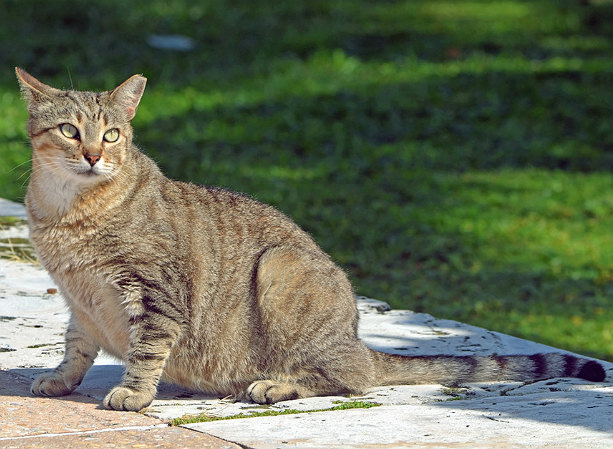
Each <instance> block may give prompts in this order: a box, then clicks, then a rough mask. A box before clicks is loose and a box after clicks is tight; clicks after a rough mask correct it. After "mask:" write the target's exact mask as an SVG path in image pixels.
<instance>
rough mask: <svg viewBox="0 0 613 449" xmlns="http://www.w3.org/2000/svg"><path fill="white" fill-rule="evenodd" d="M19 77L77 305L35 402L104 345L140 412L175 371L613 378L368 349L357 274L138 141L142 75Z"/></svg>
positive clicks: (353, 385) (117, 400)
mask: <svg viewBox="0 0 613 449" xmlns="http://www.w3.org/2000/svg"><path fill="white" fill-rule="evenodd" d="M17 75H18V78H19V82H20V85H21V89H22V92H23V94H24V96H25V97H26V99H27V100H28V110H29V113H30V116H29V120H28V133H29V135H30V138H31V142H32V147H33V152H32V176H31V179H30V184H29V186H28V193H27V197H26V205H27V210H28V216H29V222H30V236H31V240H32V242H33V244H34V246H35V248H36V250H37V253H38V256H39V259H40V261H41V263H42V264H43V265H44V266H45V268H46V269H47V270H48V271H49V273H50V275H51V276H52V277H53V279H54V280H55V282H56V283H57V285H58V286H59V287H60V289H61V291H62V294H63V295H64V297H65V299H66V302H67V304H68V306H69V308H70V311H71V320H70V325H69V327H68V330H67V332H66V353H65V358H64V361H63V362H62V363H61V364H60V365H59V366H58V367H57V368H56V369H55V371H53V372H51V373H46V374H43V375H42V376H40V377H39V378H37V379H36V380H35V381H34V383H33V384H32V392H33V393H34V394H37V395H46V396H57V395H62V394H68V393H70V392H71V391H73V390H74V388H76V387H77V386H78V385H79V383H80V382H81V380H82V379H83V377H84V376H85V373H86V372H87V370H88V369H89V368H90V367H91V365H92V363H93V360H94V359H95V357H96V355H97V354H98V352H99V350H101V349H102V350H105V351H106V352H108V353H110V354H112V355H114V356H116V357H118V358H120V359H122V360H123V361H124V362H125V364H126V370H125V374H124V377H123V379H122V381H121V383H120V384H119V385H118V386H117V387H115V388H113V389H112V390H111V391H110V393H109V394H108V395H107V397H106V398H105V400H104V404H105V405H106V406H107V407H110V408H113V409H125V410H139V409H141V408H143V407H146V406H147V405H148V404H150V403H151V401H152V400H153V398H154V396H155V393H156V389H157V385H158V382H159V380H160V379H161V378H163V379H166V380H168V381H171V382H175V383H177V384H179V385H182V386H185V387H188V388H192V389H195V390H202V391H208V392H213V393H217V394H219V395H222V396H225V395H234V396H236V397H243V398H246V399H250V400H253V401H255V402H258V403H272V402H277V401H281V400H285V399H291V398H299V397H308V396H315V395H326V394H338V393H359V392H362V391H364V390H365V389H367V388H369V387H372V386H375V385H382V384H405V383H433V382H439V383H445V384H457V383H459V382H470V381H485V380H502V379H510V380H521V381H529V380H535V379H542V378H546V377H553V376H574V377H582V378H585V379H588V380H592V381H599V380H603V379H604V371H603V369H602V367H601V366H600V365H599V364H598V363H597V362H594V361H587V360H584V359H580V358H576V357H574V356H571V355H560V354H536V355H532V356H504V357H503V356H491V357H473V356H466V357H451V356H432V357H400V356H393V355H388V354H383V353H379V352H375V351H372V350H370V349H368V348H367V347H366V346H365V345H364V344H363V343H362V342H361V341H360V340H359V339H358V337H357V322H358V312H357V309H356V305H355V299H354V294H353V291H352V288H351V285H350V283H349V281H348V279H347V276H346V275H345V273H344V272H343V271H342V270H341V269H340V268H338V267H337V266H336V265H335V264H334V263H333V262H332V261H331V260H330V258H329V257H328V256H327V255H326V254H325V253H324V252H323V251H322V250H321V249H320V248H319V247H318V246H317V244H316V243H315V242H314V241H313V239H312V238H311V237H310V236H309V235H307V234H306V233H305V232H303V231H302V230H301V229H300V228H299V227H298V226H296V225H295V224H294V223H293V222H292V221H291V220H290V219H289V218H287V217H286V216H285V215H283V214H282V213H280V212H279V211H277V210H275V209H273V208H272V207H270V206H267V205H264V204H261V203H259V202H257V201H255V200H253V199H250V198H248V197H246V196H244V195H239V194H236V193H233V192H229V191H226V190H223V189H217V188H212V187H199V186H195V185H192V184H186V183H182V182H176V181H171V180H169V179H167V178H165V177H164V176H163V175H162V173H161V172H160V170H159V169H158V167H157V166H156V165H155V163H154V162H153V161H152V160H151V159H149V158H148V157H147V156H145V155H144V154H143V153H141V152H140V151H139V150H138V149H137V148H136V147H135V146H134V145H133V144H132V128H131V126H130V120H131V119H132V118H133V116H134V114H135V112H136V109H137V107H138V103H139V101H140V97H141V95H142V93H143V90H144V87H145V79H144V78H143V77H140V76H134V77H132V78H130V79H129V80H128V81H126V82H125V83H124V84H122V85H121V86H119V87H117V88H116V89H114V90H112V91H110V92H102V93H91V92H76V91H62V90H59V89H54V88H52V87H49V86H46V85H45V84H43V83H41V82H40V81H38V80H36V79H35V78H33V77H32V76H31V75H29V74H27V73H26V72H24V71H22V70H19V69H17ZM64 123H69V124H71V125H73V126H74V127H75V128H76V129H77V130H78V133H79V134H78V138H75V137H71V136H66V135H65V134H64V133H63V131H62V128H61V126H60V125H62V124H64ZM114 129H116V130H118V133H119V136H120V137H119V138H118V139H117V140H116V141H112V142H109V141H107V140H105V138H104V136H105V135H108V134H106V133H107V132H108V131H109V130H114Z"/></svg>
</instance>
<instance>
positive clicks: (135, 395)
mask: <svg viewBox="0 0 613 449" xmlns="http://www.w3.org/2000/svg"><path fill="white" fill-rule="evenodd" d="M152 401H153V394H151V393H149V392H140V391H134V390H132V389H130V388H126V387H115V388H113V389H112V390H111V391H110V392H109V394H107V395H106V397H105V398H104V402H103V404H104V406H105V407H106V408H109V409H113V410H127V411H132V412H137V411H139V410H142V409H144V408H145V407H147V406H148V405H149V404H151V402H152Z"/></svg>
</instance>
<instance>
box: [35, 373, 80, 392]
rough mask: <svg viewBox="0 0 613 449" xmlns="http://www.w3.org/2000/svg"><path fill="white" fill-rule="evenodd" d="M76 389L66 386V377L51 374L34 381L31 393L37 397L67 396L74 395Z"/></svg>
mask: <svg viewBox="0 0 613 449" xmlns="http://www.w3.org/2000/svg"><path fill="white" fill-rule="evenodd" d="M76 387H77V386H76V385H75V386H74V387H72V386H68V385H66V382H65V381H64V376H62V375H61V374H58V373H56V372H51V373H43V374H41V375H40V376H38V377H37V378H36V379H34V382H32V386H31V387H30V392H31V393H32V394H33V395H35V396H65V395H67V394H70V393H72V392H73V390H74V389H75V388H76Z"/></svg>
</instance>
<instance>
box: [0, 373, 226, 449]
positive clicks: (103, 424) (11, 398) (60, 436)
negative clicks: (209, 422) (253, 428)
mask: <svg viewBox="0 0 613 449" xmlns="http://www.w3.org/2000/svg"><path fill="white" fill-rule="evenodd" d="M29 391H30V381H29V379H24V378H23V377H21V376H18V375H15V374H14V373H11V372H7V371H0V420H1V422H2V425H0V447H2V448H20V449H21V448H39V447H40V448H62V449H63V448H66V447H79V448H96V447H101V448H102V447H104V448H108V447H121V448H125V447H160V448H166V447H167V448H177V447H184V448H215V449H238V446H237V445H235V444H232V443H229V442H226V441H223V440H221V439H219V438H215V437H212V436H209V435H206V434H196V433H195V432H192V431H190V430H188V429H184V428H178V427H169V426H168V424H166V423H164V422H162V421H160V420H157V419H155V418H150V417H148V416H145V415H141V414H138V413H128V412H115V411H110V410H104V409H102V408H101V407H100V405H99V401H98V400H96V399H93V398H90V397H87V396H84V395H80V394H72V395H70V396H65V397H62V398H35V397H32V396H31V395H30V393H29Z"/></svg>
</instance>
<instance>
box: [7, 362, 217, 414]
mask: <svg viewBox="0 0 613 449" xmlns="http://www.w3.org/2000/svg"><path fill="white" fill-rule="evenodd" d="M46 371H51V369H49V368H16V369H10V370H7V371H6V372H5V373H6V374H8V376H7V378H5V379H3V381H2V384H3V385H2V386H1V388H0V397H1V396H18V397H32V394H31V393H30V383H31V381H32V380H34V378H36V376H38V375H39V374H40V373H43V372H46ZM123 371H124V367H123V366H122V365H116V364H113V365H111V364H109V365H103V364H100V365H94V366H93V367H92V368H91V369H90V370H89V371H88V373H87V375H86V376H85V379H83V382H82V383H81V385H80V386H79V388H77V389H76V390H75V392H74V393H73V394H70V395H67V396H61V397H59V398H58V399H63V400H68V401H75V402H98V403H99V402H101V401H102V400H103V399H104V397H105V396H106V394H107V393H108V392H109V391H110V389H111V388H113V387H114V386H115V385H117V384H119V382H120V381H121V376H122V375H123ZM155 399H156V401H162V402H164V401H173V400H174V401H176V400H178V399H180V400H198V401H206V400H218V399H220V397H219V396H215V395H211V394H206V393H201V392H194V391H191V390H187V389H185V388H181V387H178V386H176V385H173V384H170V383H167V382H160V385H159V387H158V392H157V394H156V396H155ZM99 408H102V406H99Z"/></svg>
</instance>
